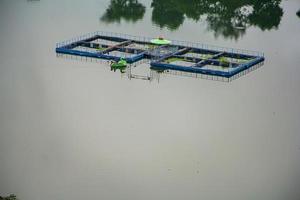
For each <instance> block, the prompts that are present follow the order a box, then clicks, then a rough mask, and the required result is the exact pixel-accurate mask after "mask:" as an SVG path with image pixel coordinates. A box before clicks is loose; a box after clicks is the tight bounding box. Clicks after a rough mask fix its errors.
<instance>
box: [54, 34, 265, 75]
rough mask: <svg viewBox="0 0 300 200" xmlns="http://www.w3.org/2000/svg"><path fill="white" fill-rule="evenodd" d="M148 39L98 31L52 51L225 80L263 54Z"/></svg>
mask: <svg viewBox="0 0 300 200" xmlns="http://www.w3.org/2000/svg"><path fill="white" fill-rule="evenodd" d="M152 39H153V38H150V37H139V36H132V35H127V34H120V33H110V32H102V31H98V32H94V33H89V34H86V35H83V36H79V37H76V38H73V39H70V40H67V41H63V42H60V43H57V44H56V52H57V53H58V54H67V55H74V56H81V57H89V58H95V59H103V60H112V61H119V60H120V59H125V60H126V61H127V63H129V64H136V65H137V64H138V61H140V60H146V59H148V60H149V67H152V68H156V69H161V70H172V71H180V72H186V73H193V74H202V75H207V76H208V75H209V76H217V77H223V78H228V79H230V78H233V77H238V76H239V74H240V73H243V72H245V71H249V70H250V69H251V68H252V67H254V66H256V65H259V64H261V63H263V62H264V60H265V58H264V54H263V53H261V52H257V51H249V50H243V49H233V48H226V47H218V46H213V45H206V44H200V43H193V42H186V41H178V40H170V41H171V43H170V44H166V45H155V44H153V43H151V40H152Z"/></svg>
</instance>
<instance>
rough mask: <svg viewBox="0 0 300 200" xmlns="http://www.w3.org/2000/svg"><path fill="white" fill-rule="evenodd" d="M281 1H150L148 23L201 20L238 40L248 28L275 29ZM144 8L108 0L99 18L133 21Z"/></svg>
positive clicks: (121, 0)
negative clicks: (150, 8)
mask: <svg viewBox="0 0 300 200" xmlns="http://www.w3.org/2000/svg"><path fill="white" fill-rule="evenodd" d="M280 3H281V0H262V1H257V0H240V1H234V0H229V1H228V0H153V1H152V3H151V7H152V9H153V10H152V22H153V23H154V24H156V25H157V26H159V27H160V28H167V29H169V30H176V29H178V28H179V27H180V26H181V25H182V24H183V23H184V21H185V19H186V18H187V19H192V20H194V21H196V22H198V21H200V20H204V21H206V23H207V29H208V30H209V31H213V32H214V33H215V36H216V37H218V36H220V35H222V36H224V37H225V38H234V39H238V38H239V37H241V36H243V35H244V34H245V32H246V29H247V28H248V27H251V26H256V27H259V28H260V29H261V30H263V31H265V30H271V29H276V28H278V25H279V24H280V21H281V18H282V15H283V10H282V8H281V7H280ZM144 12H145V7H144V6H143V5H142V4H141V3H139V2H138V1H137V0H135V1H129V0H111V4H110V6H109V8H108V9H107V11H106V13H105V14H104V15H103V17H102V18H101V19H102V20H103V21H105V22H115V21H117V22H120V19H122V18H124V19H125V20H127V21H133V22H135V21H137V20H138V19H141V18H142V17H143V16H144Z"/></svg>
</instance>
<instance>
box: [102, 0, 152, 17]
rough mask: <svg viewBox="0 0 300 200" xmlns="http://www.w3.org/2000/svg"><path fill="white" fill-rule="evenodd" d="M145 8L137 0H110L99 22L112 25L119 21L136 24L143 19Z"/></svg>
mask: <svg viewBox="0 0 300 200" xmlns="http://www.w3.org/2000/svg"><path fill="white" fill-rule="evenodd" d="M145 11H146V7H145V6H144V5H143V4H141V3H139V2H138V0H111V2H110V5H109V7H108V8H107V9H106V12H105V14H104V15H103V16H102V17H101V21H104V22H107V23H112V22H120V21H121V19H124V20H125V21H130V22H136V21H138V20H140V19H142V18H143V17H144V14H145Z"/></svg>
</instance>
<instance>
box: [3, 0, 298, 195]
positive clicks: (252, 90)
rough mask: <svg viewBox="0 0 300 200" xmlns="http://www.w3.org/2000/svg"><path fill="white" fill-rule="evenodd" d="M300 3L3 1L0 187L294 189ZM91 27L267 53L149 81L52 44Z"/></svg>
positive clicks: (116, 191) (51, 191)
mask: <svg viewBox="0 0 300 200" xmlns="http://www.w3.org/2000/svg"><path fill="white" fill-rule="evenodd" d="M299 9H300V2H299V1H297V0H288V1H279V0H270V1H267V0H264V1H251V0H241V1H214V0H206V1H202V0H193V1H192V0H191V1H179V0H173V1H167V0H166V1H160V0H143V1H142V0H141V1H136V0H135V1H129V0H127V1H124V0H123V1H122V0H111V1H109V0H90V1H79V0H76V1H75V0H64V1H58V0H40V1H26V0H16V1H9V0H1V1H0V44H1V46H0V196H7V195H9V194H16V195H17V196H18V198H19V199H20V200H40V199H43V200H53V199H55V200H66V199H72V200H77V199H78V200H79V199H109V200H110V199H111V200H118V199H120V200H121V199H122V200H124V199H125V200H126V199H128V200H132V199H146V200H153V199H155V200H157V199H162V200H163V199H175V200H177V199H178V200H181V199H186V200H198V199H205V200H216V199H222V200H253V199H263V200H282V199H286V200H298V199H299V197H300V194H299V185H300V177H299V174H300V170H299V169H300V156H299V155H300V133H299V130H300V125H299V119H300V106H299V105H298V104H299V102H300V90H299V85H300V78H299V74H300V68H299V63H300V57H299V55H300V48H299V47H300V46H299V42H298V41H300V34H299V33H300V18H299V17H298V15H299V14H297V12H298V11H299ZM96 30H100V31H111V32H118V33H126V34H132V35H139V36H147V37H157V36H164V37H166V38H171V39H177V40H187V41H191V42H200V43H207V44H212V45H217V46H227V47H233V48H242V49H250V50H257V51H262V52H264V53H265V56H266V62H265V65H264V66H263V67H261V68H259V69H258V70H256V71H254V72H252V73H250V74H247V75H246V76H244V77H241V78H240V79H237V80H235V81H232V82H230V83H223V82H215V81H209V80H202V79H194V78H189V77H181V76H173V75H167V74H165V75H162V76H161V77H160V81H159V83H158V82H151V83H150V82H148V81H143V80H135V79H131V80H129V79H127V78H126V77H124V76H123V75H121V74H120V73H119V72H115V73H114V72H111V71H110V69H109V67H107V65H105V64H103V63H93V62H86V61H81V60H75V59H64V58H60V57H57V56H56V54H55V44H56V42H59V41H62V40H65V39H68V38H72V37H74V36H77V35H81V34H85V33H88V32H93V31H96ZM136 70H137V71H138V72H139V73H147V72H148V71H147V70H148V69H147V67H146V66H141V68H139V67H137V69H136ZM139 70H140V71H139Z"/></svg>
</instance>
